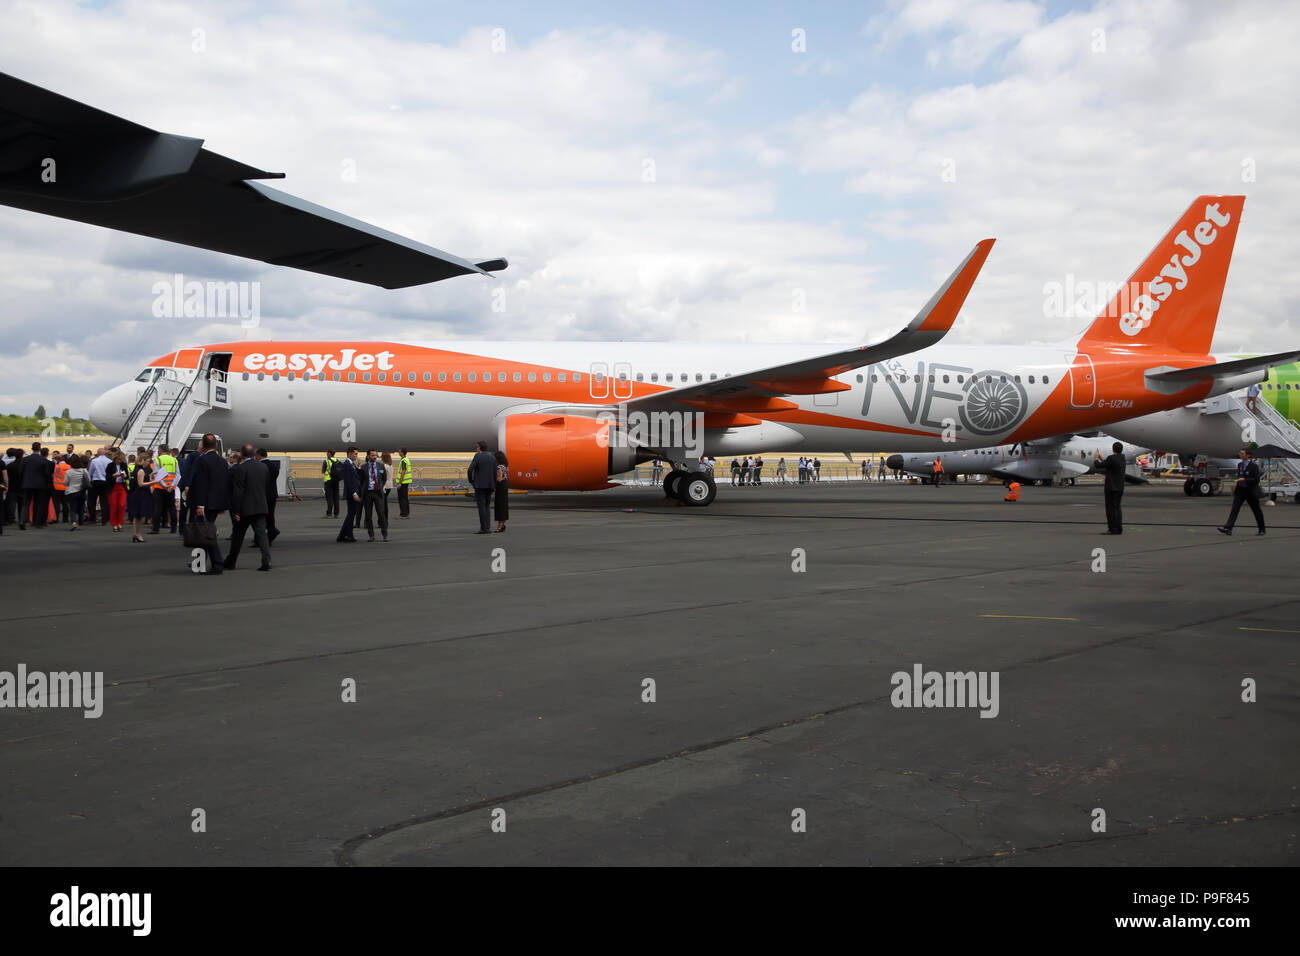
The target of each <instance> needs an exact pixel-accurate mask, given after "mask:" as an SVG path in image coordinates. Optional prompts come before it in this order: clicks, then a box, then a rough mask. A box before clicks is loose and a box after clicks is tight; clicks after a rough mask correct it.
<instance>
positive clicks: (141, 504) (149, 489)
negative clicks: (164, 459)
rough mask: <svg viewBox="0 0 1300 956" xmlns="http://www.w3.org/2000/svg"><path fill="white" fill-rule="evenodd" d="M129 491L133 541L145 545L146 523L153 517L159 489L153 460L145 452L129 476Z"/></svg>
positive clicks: (137, 460)
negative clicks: (154, 491) (154, 495)
mask: <svg viewBox="0 0 1300 956" xmlns="http://www.w3.org/2000/svg"><path fill="white" fill-rule="evenodd" d="M128 480H129V490H128V491H127V496H128V497H129V498H130V501H131V531H132V534H131V541H132V543H133V544H144V534H143V532H144V523H145V522H146V521H147V520H149V519H150V518H152V517H153V509H154V501H153V490H154V488H156V487H158V481H157V480H156V479H155V478H154V469H153V460H152V459H150V457H149V453H148V452H145V453H144V454H143V455H141V456H140V457H139V458H137V459H136V462H135V465H134V467H133V468H132V469H131V473H130V475H129V476H128Z"/></svg>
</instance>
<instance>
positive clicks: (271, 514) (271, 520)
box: [266, 498, 280, 544]
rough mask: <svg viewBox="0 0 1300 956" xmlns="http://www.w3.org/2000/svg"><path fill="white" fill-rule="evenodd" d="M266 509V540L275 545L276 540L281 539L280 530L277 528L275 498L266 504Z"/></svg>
mask: <svg viewBox="0 0 1300 956" xmlns="http://www.w3.org/2000/svg"><path fill="white" fill-rule="evenodd" d="M266 509H267V510H266V540H267V541H270V542H271V543H272V544H275V539H276V538H278V537H280V529H279V528H277V527H276V526H275V499H274V498H272V499H271V500H270V501H268V502H267V503H266Z"/></svg>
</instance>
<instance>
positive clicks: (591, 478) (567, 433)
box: [497, 412, 653, 491]
mask: <svg viewBox="0 0 1300 956" xmlns="http://www.w3.org/2000/svg"><path fill="white" fill-rule="evenodd" d="M497 447H499V448H500V449H501V450H502V451H504V452H505V454H506V459H507V460H508V461H509V462H510V485H511V487H513V488H534V489H538V490H550V491H595V490H597V489H599V488H609V487H611V484H610V482H609V480H608V478H609V476H610V475H617V474H621V473H622V472H625V471H631V470H632V469H633V468H635V467H636V465H637V462H639V461H645V460H647V459H649V458H651V457H653V456H652V455H651V454H649V453H645V452H640V451H638V449H636V448H635V447H633V446H632V445H631V444H629V443H628V442H627V440H626V439H625V438H624V437H623V435H622V434H621V433H620V432H619V430H618V426H617V424H615V423H614V422H610V421H605V420H601V419H596V418H587V417H584V416H581V415H563V414H560V415H548V414H546V413H544V412H543V413H539V414H520V415H507V416H506V417H505V418H503V419H501V421H500V424H499V425H498V426H497Z"/></svg>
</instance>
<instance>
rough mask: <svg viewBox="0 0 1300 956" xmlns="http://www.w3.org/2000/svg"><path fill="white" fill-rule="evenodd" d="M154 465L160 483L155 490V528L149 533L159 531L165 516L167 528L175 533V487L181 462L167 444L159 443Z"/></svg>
mask: <svg viewBox="0 0 1300 956" xmlns="http://www.w3.org/2000/svg"><path fill="white" fill-rule="evenodd" d="M154 465H155V466H156V467H155V469H154V475H155V476H156V478H155V480H156V481H157V482H158V484H157V485H155V486H154V491H153V529H152V530H151V531H150V532H149V533H150V534H157V533H158V529H159V528H160V527H161V526H162V521H163V518H164V517H166V519H167V526H168V527H167V530H168V531H170V532H172V533H175V531H176V494H175V492H174V490H173V489H174V488H175V487H176V479H177V478H178V477H179V476H180V470H181V466H180V462H178V461H177V460H176V459H175V458H174V457H172V454H171V451H170V450H169V449H168V448H167V446H166V445H159V446H158V454H157V456H156V457H155V458H154Z"/></svg>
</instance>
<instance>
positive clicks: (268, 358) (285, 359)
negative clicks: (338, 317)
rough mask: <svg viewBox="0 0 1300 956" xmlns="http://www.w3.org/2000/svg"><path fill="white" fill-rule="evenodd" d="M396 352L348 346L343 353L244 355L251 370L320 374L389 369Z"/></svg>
mask: <svg viewBox="0 0 1300 956" xmlns="http://www.w3.org/2000/svg"><path fill="white" fill-rule="evenodd" d="M396 354H397V353H396V352H360V351H358V350H357V349H344V350H343V351H342V353H340V354H339V355H337V356H336V355H335V353H333V352H292V353H286V352H265V353H264V352H249V353H248V354H247V355H245V356H244V368H245V369H247V370H248V371H250V372H304V371H306V372H311V373H312V374H313V375H319V374H320V373H321V372H324V371H325V370H326V369H329V370H330V371H334V372H346V371H348V370H349V369H355V370H356V371H358V372H369V371H370V370H371V369H379V370H380V371H387V370H389V369H391V368H392V367H393V356H394V355H396Z"/></svg>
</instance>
